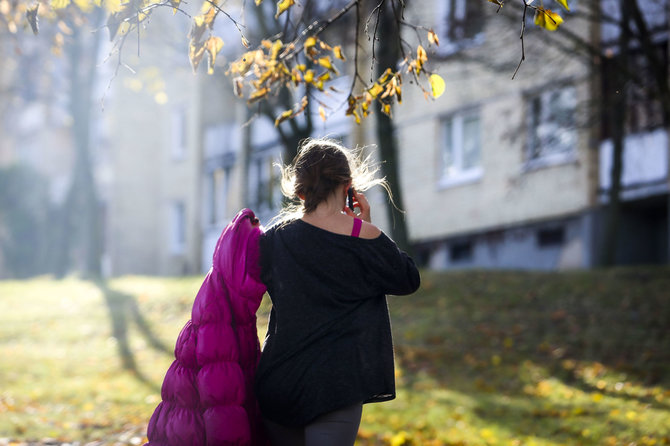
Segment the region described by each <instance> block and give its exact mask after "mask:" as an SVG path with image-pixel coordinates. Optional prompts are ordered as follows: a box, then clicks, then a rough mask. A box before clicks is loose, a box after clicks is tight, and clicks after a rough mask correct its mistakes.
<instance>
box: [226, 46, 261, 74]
mask: <svg viewBox="0 0 670 446" xmlns="http://www.w3.org/2000/svg"><path fill="white" fill-rule="evenodd" d="M255 56H256V52H255V51H249V52H247V53H245V54H244V55H243V56H242V57H240V58H239V59H238V60H236V61H235V62H233V63H232V64H231V65H230V71H231V72H232V73H233V74H239V75H244V74H246V72H247V71H249V68H251V65H253V63H254V59H255Z"/></svg>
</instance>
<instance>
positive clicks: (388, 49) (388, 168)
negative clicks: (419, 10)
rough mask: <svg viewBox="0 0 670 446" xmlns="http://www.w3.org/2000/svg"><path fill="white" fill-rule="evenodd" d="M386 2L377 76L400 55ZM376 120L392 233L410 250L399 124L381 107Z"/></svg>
mask: <svg viewBox="0 0 670 446" xmlns="http://www.w3.org/2000/svg"><path fill="white" fill-rule="evenodd" d="M384 6H385V7H383V8H382V12H381V13H380V17H379V27H378V29H377V45H376V46H375V57H376V58H377V67H376V74H377V76H381V75H382V74H383V73H384V71H385V70H386V68H388V67H395V66H396V65H397V63H398V60H399V59H400V53H399V46H398V45H399V42H398V36H397V32H398V30H397V29H396V26H397V25H396V19H395V17H394V14H393V11H392V9H391V6H390V5H388V4H386V5H384ZM375 123H376V131H377V143H378V144H379V151H380V155H381V158H382V160H383V161H384V162H383V163H382V172H383V173H384V176H385V177H386V180H387V181H388V183H389V186H390V188H391V193H392V194H393V200H394V201H395V204H396V206H393V203H389V205H388V206H387V207H386V208H387V213H388V219H389V222H390V224H391V236H392V238H393V240H394V241H395V242H396V243H397V244H398V246H399V247H400V248H401V249H403V250H405V251H409V250H410V246H409V240H408V236H407V225H406V222H405V215H404V213H403V212H402V211H401V210H400V209H404V205H403V202H404V201H403V193H402V188H401V186H400V174H399V163H398V143H397V140H396V137H395V126H394V124H393V121H392V120H391V118H390V117H389V116H387V115H385V114H384V113H382V112H381V111H379V110H378V111H376V113H375Z"/></svg>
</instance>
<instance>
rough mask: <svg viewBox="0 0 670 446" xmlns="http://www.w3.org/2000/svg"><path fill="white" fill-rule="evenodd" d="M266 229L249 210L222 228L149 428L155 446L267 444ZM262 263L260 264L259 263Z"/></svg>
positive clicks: (151, 441) (181, 334)
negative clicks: (258, 393) (257, 379)
mask: <svg viewBox="0 0 670 446" xmlns="http://www.w3.org/2000/svg"><path fill="white" fill-rule="evenodd" d="M260 234H261V229H260V227H259V225H258V222H257V220H256V219H255V216H254V214H253V212H251V211H250V210H246V209H245V210H243V211H241V212H240V213H239V214H238V215H237V216H236V217H235V219H233V221H232V223H231V224H229V225H228V226H227V227H226V228H225V229H224V231H223V233H222V234H221V237H220V238H219V241H218V242H217V245H216V248H215V252H214V259H213V266H212V269H211V270H210V271H209V273H208V274H207V276H206V277H205V280H204V282H203V284H202V286H201V287H200V290H199V291H198V294H197V296H196V298H195V302H194V304H193V311H192V314H191V320H190V321H189V322H188V323H187V324H186V326H185V327H184V328H183V329H182V331H181V333H180V335H179V338H178V339H177V345H176V348H175V361H174V362H173V364H172V366H171V367H170V368H169V369H168V371H167V373H166V375H165V379H164V381H163V387H162V391H161V397H162V399H163V401H162V402H161V403H160V404H159V406H158V407H157V408H156V410H155V412H154V414H153V416H152V417H151V420H150V422H149V427H148V431H147V436H148V438H149V443H147V445H148V446H177V445H179V446H183V445H193V446H200V445H222V446H223V445H226V446H265V445H267V440H266V439H265V436H264V435H263V432H262V427H261V423H260V411H259V410H258V404H257V402H256V399H255V396H254V394H253V378H254V373H255V370H256V365H257V363H258V359H259V357H260V344H259V341H258V335H257V333H256V310H257V309H258V306H259V305H260V302H261V299H262V297H263V294H264V293H265V287H264V285H263V284H262V283H261V282H260V280H259V279H258V271H257V266H256V265H257V264H258V251H259V249H258V239H259V237H260ZM255 268H256V269H255Z"/></svg>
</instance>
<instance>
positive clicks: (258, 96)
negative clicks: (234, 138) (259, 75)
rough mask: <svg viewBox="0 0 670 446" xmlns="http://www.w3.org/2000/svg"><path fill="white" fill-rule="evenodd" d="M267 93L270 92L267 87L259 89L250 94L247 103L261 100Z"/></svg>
mask: <svg viewBox="0 0 670 446" xmlns="http://www.w3.org/2000/svg"><path fill="white" fill-rule="evenodd" d="M269 92H270V90H269V89H268V88H267V87H265V88H261V89H260V90H256V91H254V92H253V93H251V96H249V100H248V101H247V102H249V103H252V102H255V101H258V100H259V99H263V98H264V97H265V96H267V94H268V93H269ZM284 113H286V112H284Z"/></svg>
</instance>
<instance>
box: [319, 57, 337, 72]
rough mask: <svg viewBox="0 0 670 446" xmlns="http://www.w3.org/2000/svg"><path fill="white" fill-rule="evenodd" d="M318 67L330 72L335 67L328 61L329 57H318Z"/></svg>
mask: <svg viewBox="0 0 670 446" xmlns="http://www.w3.org/2000/svg"><path fill="white" fill-rule="evenodd" d="M319 65H321V66H322V67H324V68H327V69H328V70H330V71H335V67H334V66H333V63H332V61H331V60H330V57H328V56H325V57H320V58H319Z"/></svg>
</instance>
